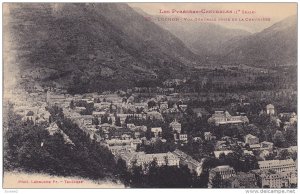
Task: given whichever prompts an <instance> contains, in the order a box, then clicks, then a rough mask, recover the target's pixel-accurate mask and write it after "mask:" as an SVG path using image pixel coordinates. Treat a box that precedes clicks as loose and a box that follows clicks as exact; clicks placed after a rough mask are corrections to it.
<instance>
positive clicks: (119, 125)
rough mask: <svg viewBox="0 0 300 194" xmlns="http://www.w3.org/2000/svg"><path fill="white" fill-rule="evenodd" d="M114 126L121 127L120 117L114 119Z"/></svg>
mask: <svg viewBox="0 0 300 194" xmlns="http://www.w3.org/2000/svg"><path fill="white" fill-rule="evenodd" d="M115 124H116V126H118V127H121V119H120V117H116V121H115Z"/></svg>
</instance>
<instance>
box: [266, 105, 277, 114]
mask: <svg viewBox="0 0 300 194" xmlns="http://www.w3.org/2000/svg"><path fill="white" fill-rule="evenodd" d="M266 111H267V114H268V115H274V114H275V107H274V105H273V104H268V105H267V106H266Z"/></svg>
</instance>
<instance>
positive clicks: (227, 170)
mask: <svg viewBox="0 0 300 194" xmlns="http://www.w3.org/2000/svg"><path fill="white" fill-rule="evenodd" d="M217 174H219V175H220V176H221V178H222V179H228V178H230V177H233V176H235V175H236V173H235V170H234V169H233V168H232V167H230V166H229V165H223V166H217V167H215V168H213V169H211V171H210V172H209V177H210V178H213V177H214V176H215V175H217Z"/></svg>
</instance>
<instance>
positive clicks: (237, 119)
mask: <svg viewBox="0 0 300 194" xmlns="http://www.w3.org/2000/svg"><path fill="white" fill-rule="evenodd" d="M208 122H209V123H211V124H214V125H216V126H219V125H227V124H231V125H237V124H244V123H249V119H248V117H247V116H231V115H230V114H229V112H227V111H225V112H224V111H215V113H214V114H213V115H212V116H211V117H210V118H209V119H208Z"/></svg>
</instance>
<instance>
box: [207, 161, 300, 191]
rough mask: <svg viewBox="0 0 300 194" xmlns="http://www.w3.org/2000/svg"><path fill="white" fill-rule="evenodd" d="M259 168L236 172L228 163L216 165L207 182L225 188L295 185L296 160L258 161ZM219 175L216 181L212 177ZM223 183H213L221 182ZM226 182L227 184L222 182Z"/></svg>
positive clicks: (287, 186) (286, 186) (289, 186)
mask: <svg viewBox="0 0 300 194" xmlns="http://www.w3.org/2000/svg"><path fill="white" fill-rule="evenodd" d="M258 165H259V169H255V170H251V171H250V172H236V171H235V170H234V169H233V168H232V167H230V166H228V165H224V166H217V167H215V168H213V169H211V171H210V173H209V184H208V186H209V187H210V188H212V187H213V186H217V187H218V186H219V187H227V188H291V187H295V186H296V185H297V168H296V162H295V161H293V160H292V159H287V160H268V161H259V162H258ZM217 175H218V176H219V177H220V179H219V181H218V182H217V183H216V182H214V181H215V180H214V178H215V177H216V176H217ZM222 183H223V185H215V184H222ZM224 183H227V184H224Z"/></svg>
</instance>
